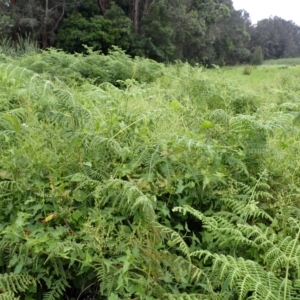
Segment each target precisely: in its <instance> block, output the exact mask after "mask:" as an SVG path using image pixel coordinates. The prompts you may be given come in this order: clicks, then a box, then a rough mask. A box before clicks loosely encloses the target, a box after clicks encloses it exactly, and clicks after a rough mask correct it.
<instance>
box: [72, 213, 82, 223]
mask: <svg viewBox="0 0 300 300" xmlns="http://www.w3.org/2000/svg"><path fill="white" fill-rule="evenodd" d="M81 216H82V213H81V211H80V210H75V211H74V212H73V213H72V218H73V219H74V220H75V221H78V220H79V219H80V218H81Z"/></svg>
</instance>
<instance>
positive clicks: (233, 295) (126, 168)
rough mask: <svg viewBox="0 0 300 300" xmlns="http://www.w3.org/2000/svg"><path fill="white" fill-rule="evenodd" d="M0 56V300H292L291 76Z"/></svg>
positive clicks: (296, 106)
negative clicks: (88, 299)
mask: <svg viewBox="0 0 300 300" xmlns="http://www.w3.org/2000/svg"><path fill="white" fill-rule="evenodd" d="M85 51H86V53H88V54H87V55H80V54H74V55H71V54H66V53H64V52H62V51H58V50H55V49H49V50H47V51H44V52H41V53H36V54H30V55H24V56H20V57H18V58H13V57H9V56H4V55H1V56H0V85H1V87H2V88H1V90H0V140H1V144H0V145H1V152H0V155H1V157H0V193H1V206H0V234H1V239H0V267H1V272H0V299H26V300H30V299H41V300H49V299H52V300H54V299H84V298H87V297H88V296H92V297H93V299H99V300H100V299H108V300H117V299H120V300H121V299H122V300H123V299H128V300H129V299H143V300H155V299H157V300H158V299H168V300H174V299H184V300H185V299H186V300H187V299H212V300H215V299H222V300H223V299H230V300H235V299H241V300H242V299H252V300H253V299H256V300H261V299H270V300H271V299H272V300H278V299H284V300H288V299H289V300H290V299H299V297H300V281H299V276H300V274H299V270H300V258H299V257H300V255H299V251H300V242H299V235H300V210H299V208H298V207H299V202H300V190H299V185H300V163H299V161H300V148H299V136H300V129H299V116H300V94H299V91H300V86H299V71H300V68H299V67H289V68H278V67H277V66H271V67H268V66H258V67H252V68H253V69H252V73H251V76H243V72H242V70H243V67H237V68H224V69H220V68H215V69H209V70H205V69H204V68H202V67H199V66H194V67H192V66H191V65H189V64H187V63H181V62H177V63H176V64H174V65H170V66H166V65H163V64H159V63H157V62H155V61H152V60H149V59H141V58H138V57H136V58H135V59H132V58H130V57H129V56H128V55H126V54H125V53H124V52H123V51H122V50H120V49H119V48H114V49H113V50H111V51H110V53H109V55H107V56H104V55H101V54H99V53H97V52H94V51H92V50H91V48H88V47H86V48H85Z"/></svg>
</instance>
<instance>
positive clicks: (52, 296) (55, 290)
mask: <svg viewBox="0 0 300 300" xmlns="http://www.w3.org/2000/svg"><path fill="white" fill-rule="evenodd" d="M66 287H68V283H67V282H66V281H64V280H63V279H60V280H55V281H53V282H52V285H51V287H50V291H49V292H47V293H45V294H44V296H43V300H58V299H61V298H62V296H63V295H64V292H65V290H66Z"/></svg>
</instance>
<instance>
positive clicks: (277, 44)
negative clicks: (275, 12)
mask: <svg viewBox="0 0 300 300" xmlns="http://www.w3.org/2000/svg"><path fill="white" fill-rule="evenodd" d="M250 35H251V42H250V45H249V46H250V50H251V51H254V49H255V47H257V46H261V47H262V51H263V54H264V58H265V59H276V58H283V57H297V56H299V55H300V43H299V41H300V27H299V26H297V25H296V24H295V23H293V22H292V21H286V20H283V19H281V18H279V17H274V18H270V19H264V20H261V21H259V22H258V23H257V26H255V27H254V26H253V27H251V28H250Z"/></svg>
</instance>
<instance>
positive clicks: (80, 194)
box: [73, 190, 88, 202]
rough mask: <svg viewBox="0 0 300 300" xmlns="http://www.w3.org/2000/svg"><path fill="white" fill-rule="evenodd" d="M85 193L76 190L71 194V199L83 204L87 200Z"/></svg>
mask: <svg viewBox="0 0 300 300" xmlns="http://www.w3.org/2000/svg"><path fill="white" fill-rule="evenodd" d="M87 196H88V195H87V193H86V192H84V191H82V190H76V191H74V192H73V198H74V199H75V200H76V201H77V202H83V201H84V200H85V199H86V198H87Z"/></svg>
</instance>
